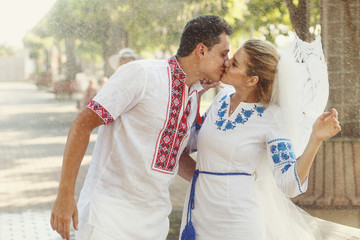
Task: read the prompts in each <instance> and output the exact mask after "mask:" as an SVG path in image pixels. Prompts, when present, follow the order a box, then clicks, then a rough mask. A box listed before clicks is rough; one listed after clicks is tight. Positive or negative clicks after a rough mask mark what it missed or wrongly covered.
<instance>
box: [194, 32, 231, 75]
mask: <svg viewBox="0 0 360 240" xmlns="http://www.w3.org/2000/svg"><path fill="white" fill-rule="evenodd" d="M229 48H230V41H229V36H228V35H226V34H225V33H222V34H221V35H220V43H218V44H215V45H214V46H213V47H212V48H211V50H210V51H209V50H208V49H206V50H205V52H204V58H203V61H202V64H201V71H202V73H203V75H204V78H206V79H208V80H211V81H214V82H218V81H220V79H221V75H222V74H223V72H224V63H225V61H226V60H228V59H229V57H228V53H229Z"/></svg>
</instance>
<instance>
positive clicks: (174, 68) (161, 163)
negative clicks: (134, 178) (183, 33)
mask: <svg viewBox="0 0 360 240" xmlns="http://www.w3.org/2000/svg"><path fill="white" fill-rule="evenodd" d="M168 63H169V66H170V69H171V103H170V109H169V111H168V114H169V115H168V119H167V122H166V123H165V128H164V130H163V131H162V134H161V135H160V137H159V140H158V145H157V146H158V149H157V154H155V156H154V160H153V165H152V167H153V169H154V170H158V171H161V172H165V173H174V169H175V167H176V164H177V155H178V153H179V149H180V146H181V143H182V141H183V139H184V137H185V136H186V134H187V132H188V125H187V119H188V117H189V115H190V112H191V101H190V100H189V101H188V103H187V105H186V108H185V111H184V114H183V116H182V118H181V119H180V121H179V116H180V110H181V107H182V105H183V104H184V103H183V94H185V93H184V88H185V74H184V72H183V71H182V70H181V68H180V67H179V65H178V63H177V61H176V59H175V57H171V58H170V59H169V60H168Z"/></svg>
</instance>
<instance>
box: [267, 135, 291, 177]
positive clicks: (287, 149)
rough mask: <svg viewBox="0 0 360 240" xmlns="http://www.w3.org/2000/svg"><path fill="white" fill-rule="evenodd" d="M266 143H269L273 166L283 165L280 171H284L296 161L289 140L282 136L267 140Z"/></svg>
mask: <svg viewBox="0 0 360 240" xmlns="http://www.w3.org/2000/svg"><path fill="white" fill-rule="evenodd" d="M268 144H271V145H270V147H269V149H270V152H271V158H272V160H273V162H274V164H275V167H282V166H283V168H282V169H281V173H284V172H286V171H287V170H288V169H289V168H290V167H291V166H292V165H293V164H294V163H296V157H295V154H294V151H293V147H292V145H291V143H290V140H288V139H283V138H282V139H275V140H272V141H269V142H268Z"/></svg>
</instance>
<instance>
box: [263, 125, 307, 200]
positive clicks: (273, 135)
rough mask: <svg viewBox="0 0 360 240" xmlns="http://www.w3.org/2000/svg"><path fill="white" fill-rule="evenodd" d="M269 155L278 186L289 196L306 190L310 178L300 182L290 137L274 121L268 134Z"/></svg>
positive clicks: (294, 195)
mask: <svg viewBox="0 0 360 240" xmlns="http://www.w3.org/2000/svg"><path fill="white" fill-rule="evenodd" d="M266 145H267V152H268V153H267V155H268V159H269V161H270V163H271V166H272V168H273V175H274V178H275V181H276V184H277V185H278V187H279V188H280V189H281V190H282V191H283V192H284V193H285V194H286V195H287V196H288V197H296V196H297V195H299V194H301V193H304V192H306V190H307V186H308V178H306V180H305V181H304V183H303V184H302V185H301V184H300V179H299V177H298V174H297V171H296V156H295V153H294V149H293V146H292V144H291V141H290V139H288V138H287V136H286V135H285V134H284V133H283V131H282V130H281V127H280V126H279V124H277V123H273V124H272V125H271V126H270V128H269V130H268V135H267V144H266Z"/></svg>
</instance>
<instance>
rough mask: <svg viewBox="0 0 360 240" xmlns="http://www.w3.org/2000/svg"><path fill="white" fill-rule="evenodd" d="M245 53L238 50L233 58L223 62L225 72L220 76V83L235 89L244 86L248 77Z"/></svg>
mask: <svg viewBox="0 0 360 240" xmlns="http://www.w3.org/2000/svg"><path fill="white" fill-rule="evenodd" d="M247 57H248V55H247V53H246V52H245V50H244V49H243V48H239V49H238V50H237V51H236V52H235V53H234V56H233V57H232V58H231V59H229V60H227V61H225V72H224V74H223V75H222V78H221V82H223V83H226V84H230V85H232V86H234V87H235V88H236V87H243V86H246V83H247V81H246V80H248V79H249V78H250V77H249V76H248V75H247V74H246V70H247V65H246V62H247Z"/></svg>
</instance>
